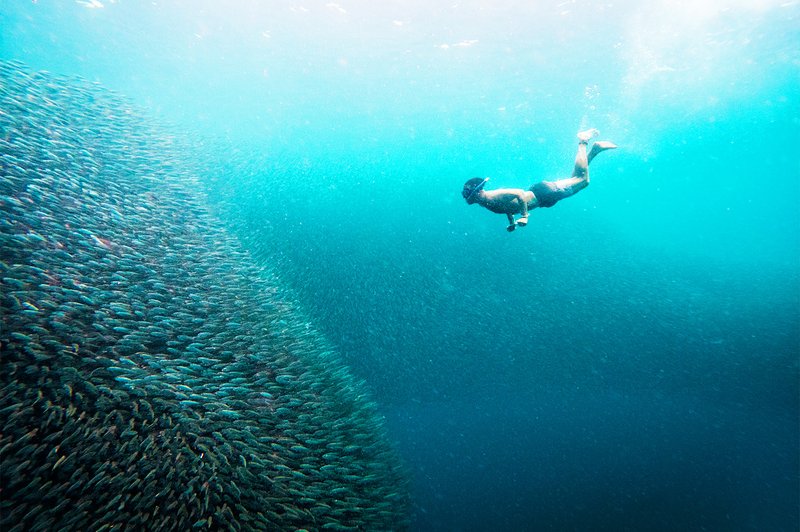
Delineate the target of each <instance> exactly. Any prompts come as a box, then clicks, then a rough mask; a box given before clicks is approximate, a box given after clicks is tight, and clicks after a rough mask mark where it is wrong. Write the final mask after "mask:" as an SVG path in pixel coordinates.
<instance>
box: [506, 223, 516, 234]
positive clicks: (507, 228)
mask: <svg viewBox="0 0 800 532" xmlns="http://www.w3.org/2000/svg"><path fill="white" fill-rule="evenodd" d="M516 228H517V226H516V225H514V224H511V225H509V226H508V227H506V231H508V232H509V233H510V232H511V231H513V230H514V229H516Z"/></svg>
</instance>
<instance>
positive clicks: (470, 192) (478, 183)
mask: <svg viewBox="0 0 800 532" xmlns="http://www.w3.org/2000/svg"><path fill="white" fill-rule="evenodd" d="M487 181H489V178H488V177H487V178H486V179H483V178H481V177H473V178H472V179H470V180H468V181H467V182H466V183H464V188H463V189H462V190H461V195H462V196H464V199H465V200H467V204H468V205H472V204H473V203H475V196H476V195H477V194H478V192H480V191H481V190H483V186H484V185H485V184H486V182H487Z"/></svg>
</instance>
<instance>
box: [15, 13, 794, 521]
mask: <svg viewBox="0 0 800 532" xmlns="http://www.w3.org/2000/svg"><path fill="white" fill-rule="evenodd" d="M100 3H102V6H103V7H90V6H97V5H98V4H100ZM426 4H427V3H424V2H392V3H388V4H386V3H383V4H381V5H372V4H370V3H367V2H355V3H346V2H341V3H338V4H336V3H327V2H311V3H280V4H276V5H262V4H261V3H257V2H243V1H240V2H225V3H210V2H164V3H163V4H162V3H161V2H156V3H146V4H145V3H132V2H123V1H122V0H120V1H119V2H118V3H112V2H106V1H104V0H100V2H95V3H91V2H77V3H70V2H60V3H56V2H45V1H40V2H37V3H31V2H18V3H13V4H9V5H8V6H5V7H4V10H3V13H2V14H1V15H0V25H1V26H2V28H3V31H2V32H0V57H2V58H4V59H19V60H22V61H25V62H26V63H27V64H28V65H29V66H30V67H32V68H35V69H46V70H50V71H53V72H57V73H60V74H69V75H81V76H84V77H86V78H88V79H91V80H97V81H99V82H102V83H103V84H104V85H105V86H107V87H109V88H112V89H114V90H116V91H118V92H121V93H123V94H125V95H126V96H128V97H129V98H130V99H131V100H132V101H134V102H135V103H136V104H137V105H139V106H141V107H143V108H145V109H146V110H147V111H148V112H149V113H151V114H152V115H155V116H158V117H160V118H161V119H163V120H164V121H166V122H169V123H170V124H172V125H173V126H174V127H175V129H177V130H179V131H182V132H183V134H184V135H186V136H187V137H189V138H192V139H195V140H196V143H197V146H198V157H201V158H203V159H206V158H207V159H208V162H207V166H208V174H207V175H205V176H202V177H203V180H204V182H205V183H206V186H207V190H208V191H209V201H210V202H211V204H212V205H213V206H214V208H215V210H216V212H217V213H218V215H219V216H220V217H221V218H223V220H224V221H225V222H226V223H227V224H228V225H229V226H230V227H231V230H232V231H234V232H236V233H237V234H238V235H239V236H240V238H242V240H243V241H244V242H245V243H246V245H247V246H248V247H249V248H250V249H251V250H252V252H253V253H254V255H255V256H256V258H257V259H258V260H261V261H263V262H264V263H266V264H270V265H271V266H274V267H276V268H277V269H278V271H279V272H280V274H281V278H282V280H283V282H284V283H285V284H286V286H287V287H288V288H290V289H291V290H293V291H294V292H295V293H296V294H297V296H298V297H299V299H300V300H301V301H302V303H303V305H304V307H305V310H306V311H307V313H308V314H309V315H310V317H311V318H312V320H313V324H314V326H315V327H317V328H319V329H320V330H321V331H322V332H323V333H324V334H325V335H326V336H327V337H328V338H329V339H330V340H331V342H332V343H333V344H334V345H336V346H337V348H338V350H339V351H340V353H341V355H342V357H343V358H344V359H345V361H346V362H347V364H348V365H349V366H350V367H351V369H352V371H353V372H354V373H355V374H357V375H358V376H360V377H361V378H363V379H365V380H366V382H367V385H368V386H369V387H370V388H371V390H372V393H373V396H374V398H375V400H376V401H377V402H378V404H379V405H380V408H381V410H382V411H383V412H384V415H385V416H386V420H387V424H388V426H389V429H390V435H391V437H392V438H393V439H394V440H395V441H396V443H397V446H398V449H399V450H400V452H401V454H402V456H403V458H404V460H405V462H406V464H407V467H408V470H409V473H410V479H411V490H412V496H413V507H412V520H413V526H414V529H416V530H538V529H545V530H546V529H553V530H564V529H599V530H623V529H627V530H640V529H659V530H676V529H693V530H700V529H707V530H743V529H750V530H796V529H797V528H798V526H800V517H799V516H798V513H799V509H798V500H800V480H799V472H798V468H799V467H800V466H799V465H798V446H799V444H800V428H799V427H798V416H799V415H800V412H799V408H798V397H799V396H800V388H799V387H798V356H799V355H800V271H799V270H800V269H799V268H798V265H800V260H799V259H800V215H799V214H798V208H799V207H800V165H798V162H797V157H796V142H797V140H796V139H797V131H798V126H800V123H799V122H800V120H799V119H798V116H800V113H799V112H798V111H800V107H799V106H798V94H799V92H798V91H800V78H798V75H797V65H798V62H800V41H798V39H797V35H798V34H800V32H798V30H800V19H799V18H798V16H799V15H800V7H799V6H798V4H797V3H795V2H781V1H775V2H773V1H769V0H763V1H757V0H740V1H737V2H733V3H730V2H716V1H711V2H703V3H702V4H701V5H695V4H697V3H696V2H695V3H692V2H658V3H649V4H648V5H644V6H642V5H639V3H637V2H621V3H616V2H615V3H607V4H597V3H589V2H575V1H573V2H570V1H568V2H548V3H536V5H535V6H530V5H526V4H525V3H517V2H507V3H501V4H499V5H496V4H495V3H490V2H486V3H482V2H461V3H458V4H452V5H451V4H442V5H441V6H433V7H432V6H429V5H426ZM582 127H597V128H599V129H600V131H601V138H604V139H606V138H607V139H609V140H613V141H614V142H616V143H617V144H618V145H619V146H620V149H618V150H616V151H613V152H609V153H604V154H602V155H600V156H599V157H598V158H597V160H596V161H595V162H594V163H593V165H592V184H591V186H590V187H589V188H588V189H587V190H585V191H583V192H581V193H580V194H579V195H577V196H575V197H574V198H570V199H568V200H566V201H564V202H562V203H559V205H558V206H556V207H554V208H553V209H548V210H545V209H541V210H537V211H534V212H533V213H532V214H531V219H530V224H529V226H528V227H526V228H524V229H518V230H517V231H516V232H515V233H513V234H508V233H507V232H506V231H505V230H504V227H505V219H504V217H503V216H498V215H493V214H491V213H489V212H487V211H485V210H482V209H480V208H479V207H477V206H467V205H466V204H465V203H464V201H463V200H462V199H461V197H460V189H461V185H462V184H463V182H464V181H465V180H466V179H468V178H470V177H473V176H491V177H492V180H491V181H490V185H491V186H492V187H495V186H514V187H527V186H529V185H530V184H531V183H533V182H535V181H538V180H541V179H553V178H558V177H565V176H567V175H568V174H569V172H570V170H571V167H572V161H573V158H574V151H575V133H576V132H577V131H578V130H579V129H580V128H582Z"/></svg>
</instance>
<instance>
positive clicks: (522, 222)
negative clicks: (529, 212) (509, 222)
mask: <svg viewBox="0 0 800 532" xmlns="http://www.w3.org/2000/svg"><path fill="white" fill-rule="evenodd" d="M516 223H517V225H518V226H520V227H525V226H526V225H528V217H527V216H525V217H524V218H520V219H519V220H517V222H516Z"/></svg>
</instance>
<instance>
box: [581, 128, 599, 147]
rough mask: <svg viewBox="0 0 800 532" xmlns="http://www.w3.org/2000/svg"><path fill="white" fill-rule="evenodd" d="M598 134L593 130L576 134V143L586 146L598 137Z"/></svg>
mask: <svg viewBox="0 0 800 532" xmlns="http://www.w3.org/2000/svg"><path fill="white" fill-rule="evenodd" d="M599 134H600V132H599V131H597V130H596V129H595V128H592V129H587V130H586V131H581V132H580V133H578V142H579V143H581V144H588V143H589V141H590V140H591V139H592V138H593V137H596V136H597V135H599Z"/></svg>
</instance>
